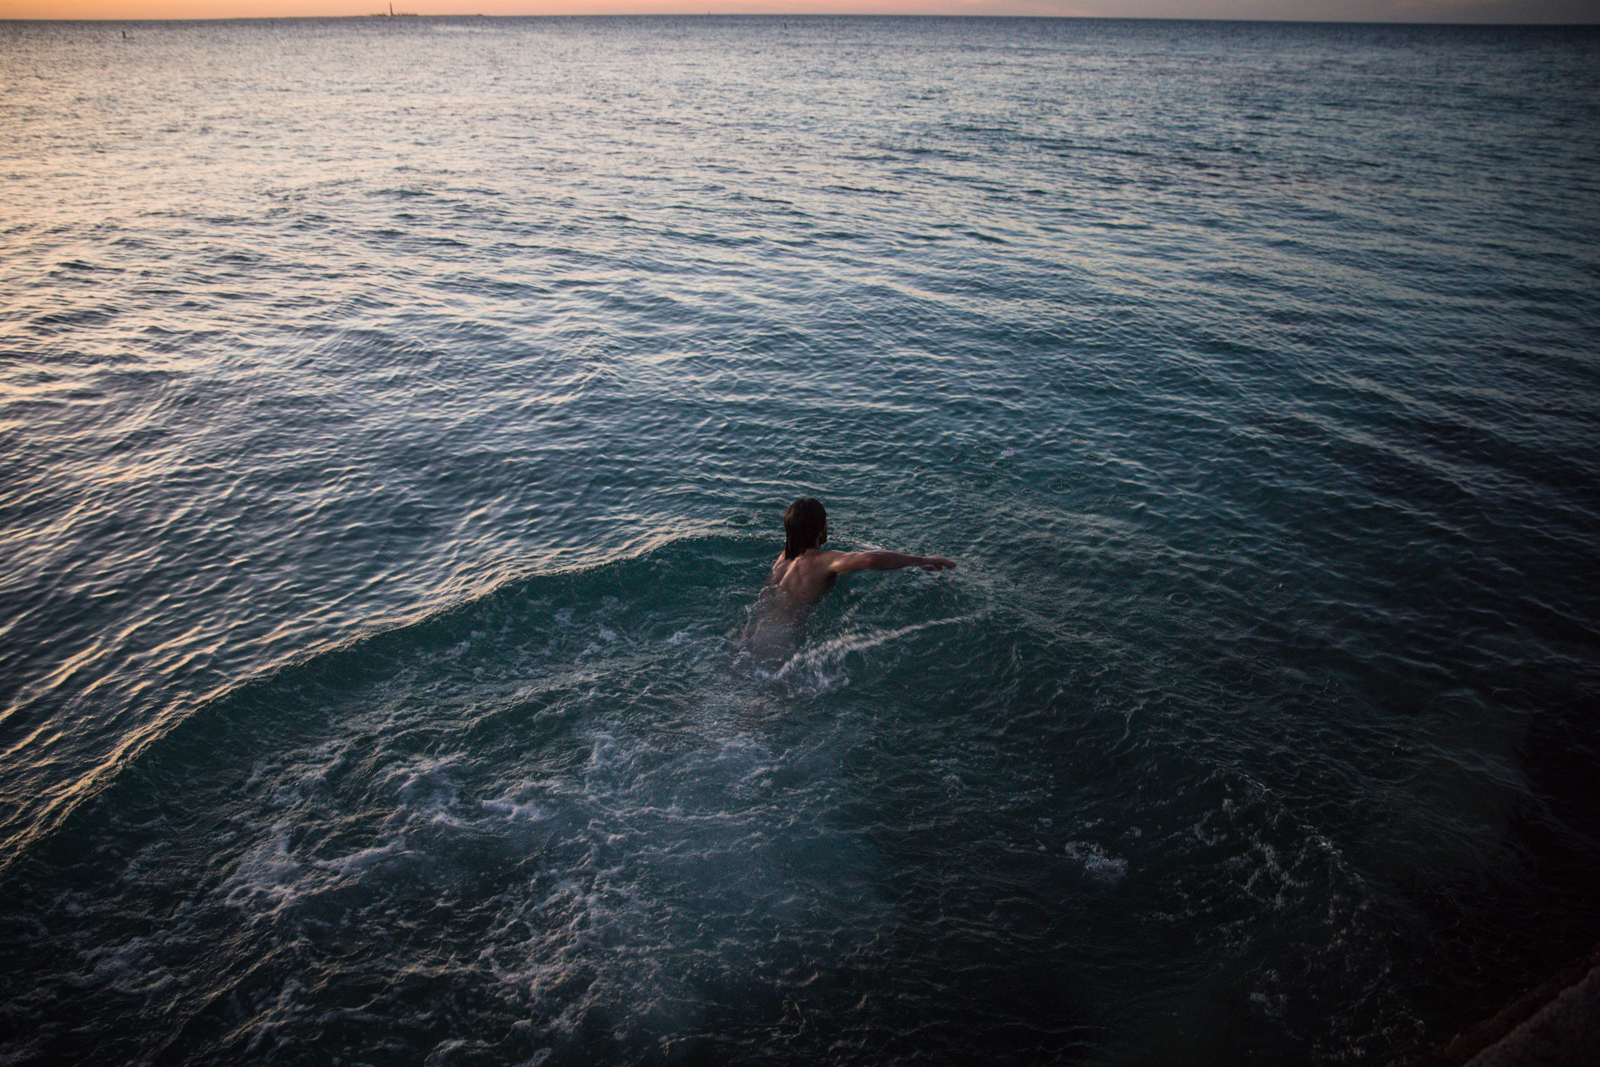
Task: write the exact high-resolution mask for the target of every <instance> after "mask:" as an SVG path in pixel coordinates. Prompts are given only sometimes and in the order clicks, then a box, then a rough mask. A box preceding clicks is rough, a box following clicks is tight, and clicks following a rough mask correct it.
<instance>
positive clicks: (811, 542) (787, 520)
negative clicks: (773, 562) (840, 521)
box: [783, 496, 828, 559]
mask: <svg viewBox="0 0 1600 1067" xmlns="http://www.w3.org/2000/svg"><path fill="white" fill-rule="evenodd" d="M827 539H828V512H827V509H825V508H824V507H823V506H822V501H820V500H813V499H812V498H811V497H808V496H803V497H801V498H800V499H799V500H796V501H795V502H794V503H793V504H790V505H789V510H788V511H785V512H784V513H783V558H784V559H794V558H795V557H796V556H799V555H801V554H803V553H804V552H805V550H806V549H808V548H818V547H820V546H821V545H822V543H823V542H824V541H826V540H827Z"/></svg>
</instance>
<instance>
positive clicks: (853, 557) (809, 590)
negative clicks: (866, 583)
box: [767, 548, 955, 607]
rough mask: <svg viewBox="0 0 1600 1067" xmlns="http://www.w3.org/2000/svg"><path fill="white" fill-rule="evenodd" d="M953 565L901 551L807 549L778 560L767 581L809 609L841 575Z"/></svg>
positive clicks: (941, 567) (944, 560) (932, 569)
mask: <svg viewBox="0 0 1600 1067" xmlns="http://www.w3.org/2000/svg"><path fill="white" fill-rule="evenodd" d="M954 566H955V564H954V563H952V562H951V561H950V560H947V559H945V558H944V557H943V556H908V555H906V554H905V553H904V552H883V551H874V552H824V551H823V550H822V549H820V548H808V549H806V550H805V551H804V552H802V553H801V554H800V555H798V556H796V557H795V558H794V559H785V558H784V557H783V556H781V555H780V556H779V557H778V561H777V562H776V563H774V564H773V565H772V574H771V576H770V577H769V578H768V579H767V584H768V585H769V586H775V587H776V588H778V589H781V590H782V591H783V592H784V593H786V594H788V596H789V597H790V599H791V600H793V601H794V603H796V604H803V605H806V606H808V607H809V606H810V605H812V604H815V603H816V602H817V601H819V600H821V599H822V594H824V593H826V592H827V591H828V590H829V589H832V588H833V583H834V581H835V580H837V579H838V577H839V575H841V574H851V573H853V572H855V571H895V570H899V569H900V568H902V567H921V568H922V569H923V570H925V571H942V570H944V569H945V568H946V567H954Z"/></svg>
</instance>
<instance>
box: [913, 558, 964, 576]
mask: <svg viewBox="0 0 1600 1067" xmlns="http://www.w3.org/2000/svg"><path fill="white" fill-rule="evenodd" d="M917 566H919V567H921V568H922V569H923V570H925V571H927V572H928V573H929V574H937V573H938V572H939V571H942V570H944V569H945V568H946V567H951V568H954V567H955V564H954V563H953V562H951V561H950V560H947V559H945V558H944V557H943V556H923V557H922V558H921V559H920V560H918V561H917Z"/></svg>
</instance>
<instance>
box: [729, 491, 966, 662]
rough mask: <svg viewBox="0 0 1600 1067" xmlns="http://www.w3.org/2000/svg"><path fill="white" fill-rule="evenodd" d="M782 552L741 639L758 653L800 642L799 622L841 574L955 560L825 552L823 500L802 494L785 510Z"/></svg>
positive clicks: (772, 655) (933, 567)
mask: <svg viewBox="0 0 1600 1067" xmlns="http://www.w3.org/2000/svg"><path fill="white" fill-rule="evenodd" d="M783 538H784V543H783V554H782V555H780V556H779V557H778V559H777V562H775V563H773V565H772V573H771V574H770V575H769V576H768V577H767V586H766V588H765V589H763V590H762V593H761V600H760V601H759V602H758V603H757V604H756V607H755V609H754V611H753V612H752V616H753V617H752V618H751V620H750V627H749V629H748V630H746V631H745V640H746V641H747V642H748V643H749V646H750V649H751V651H752V652H754V653H755V654H756V655H757V656H759V657H761V658H762V659H767V660H772V659H776V658H779V657H782V656H787V655H789V654H791V653H793V652H794V651H795V649H796V648H798V647H799V644H800V625H801V623H803V622H804V621H805V617H806V613H807V612H808V611H809V610H810V609H811V607H812V606H813V605H815V604H816V603H817V601H819V600H821V599H822V594H824V593H826V592H827V591H828V590H829V589H832V588H833V583H834V582H835V581H836V580H837V579H838V577H839V575H841V574H850V573H852V572H853V571H894V570H899V569H901V568H902V567H921V568H922V569H923V570H925V571H942V570H944V569H945V568H946V567H954V566H955V564H954V563H952V562H951V561H950V560H947V559H945V558H944V557H943V556H908V555H906V554H905V553H903V552H884V551H874V552H826V551H823V548H822V546H823V545H824V544H825V543H826V542H827V540H828V512H827V511H826V510H825V509H824V508H823V506H822V502H821V501H818V500H813V499H812V498H811V497H808V496H803V497H801V498H800V499H799V500H796V501H795V502H794V503H793V504H790V505H789V510H788V511H786V512H784V513H783Z"/></svg>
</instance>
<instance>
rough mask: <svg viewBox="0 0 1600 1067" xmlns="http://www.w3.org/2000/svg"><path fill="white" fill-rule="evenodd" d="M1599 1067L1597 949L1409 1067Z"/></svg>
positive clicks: (1599, 949) (1599, 950) (1599, 971)
mask: <svg viewBox="0 0 1600 1067" xmlns="http://www.w3.org/2000/svg"><path fill="white" fill-rule="evenodd" d="M1467 1063H1471V1064H1473V1065H1474V1067H1532V1065H1538V1067H1600V945H1597V946H1595V948H1594V949H1593V950H1592V951H1591V952H1589V954H1588V955H1586V956H1582V957H1580V958H1578V959H1575V960H1573V961H1572V962H1571V963H1569V964H1567V965H1566V966H1565V967H1563V968H1561V970H1559V971H1557V972H1556V973H1555V974H1554V975H1552V976H1551V977H1550V978H1549V979H1548V980H1547V981H1545V982H1544V983H1543V984H1541V985H1540V986H1539V987H1538V988H1536V989H1534V990H1532V991H1531V992H1528V993H1525V994H1523V995H1522V996H1520V997H1518V998H1517V999H1516V1000H1514V1001H1512V1002H1511V1003H1510V1004H1507V1005H1506V1006H1505V1007H1504V1008H1502V1009H1501V1010H1500V1011H1499V1012H1498V1013H1497V1014H1495V1015H1494V1016H1493V1017H1491V1018H1489V1019H1486V1020H1484V1021H1483V1022H1481V1023H1478V1024H1477V1025H1476V1026H1471V1027H1468V1028H1467V1029H1465V1030H1463V1031H1461V1033H1459V1034H1457V1035H1456V1036H1455V1037H1454V1038H1452V1039H1451V1040H1450V1041H1449V1042H1448V1043H1446V1044H1444V1045H1441V1046H1440V1047H1439V1048H1436V1049H1434V1050H1433V1051H1432V1052H1429V1053H1427V1054H1426V1055H1424V1056H1420V1057H1418V1058H1417V1059H1414V1060H1412V1061H1411V1063H1410V1064H1409V1067H1461V1065H1463V1064H1467Z"/></svg>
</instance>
